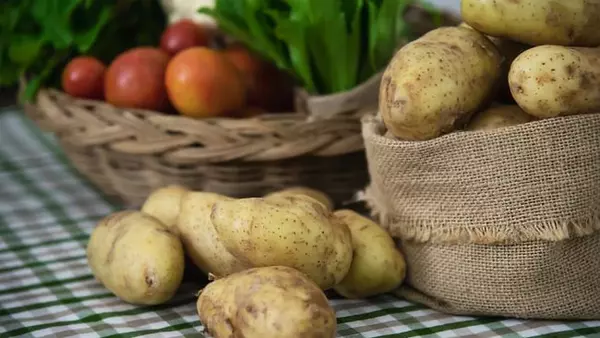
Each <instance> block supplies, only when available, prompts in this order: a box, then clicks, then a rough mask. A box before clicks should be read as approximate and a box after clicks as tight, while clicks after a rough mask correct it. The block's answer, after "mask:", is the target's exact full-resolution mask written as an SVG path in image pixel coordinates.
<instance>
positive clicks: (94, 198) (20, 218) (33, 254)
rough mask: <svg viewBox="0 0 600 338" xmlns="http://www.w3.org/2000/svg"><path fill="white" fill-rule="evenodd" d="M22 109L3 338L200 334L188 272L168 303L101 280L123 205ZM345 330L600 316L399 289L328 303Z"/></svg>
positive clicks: (5, 181) (14, 144) (486, 325)
mask: <svg viewBox="0 0 600 338" xmlns="http://www.w3.org/2000/svg"><path fill="white" fill-rule="evenodd" d="M118 208H119V206H117V205H112V204H111V203H109V202H108V201H106V200H105V199H104V198H103V197H102V195H101V194H100V193H99V192H98V191H97V190H95V189H94V188H93V187H91V186H90V185H88V184H87V182H86V181H85V180H83V179H82V178H81V177H80V176H78V174H77V173H75V172H74V171H73V169H71V168H70V167H69V166H68V165H67V164H66V161H65V158H64V156H63V154H62V153H61V151H60V149H58V148H57V146H56V144H55V143H54V141H53V139H52V138H51V137H48V136H47V135H44V134H42V133H41V132H40V131H39V130H38V129H37V128H36V127H35V126H34V125H33V124H32V123H31V122H30V121H29V120H27V119H26V118H25V117H23V116H22V115H21V113H20V112H19V111H16V110H13V111H8V112H6V111H5V112H0V337H15V336H23V337H33V336H35V337H141V336H145V337H182V336H185V337H202V336H203V335H202V333H201V332H202V325H201V324H200V322H199V320H198V316H197V314H196V307H195V295H194V294H195V292H196V291H197V290H198V289H199V288H200V287H201V286H202V283H203V282H204V279H203V278H201V277H199V276H194V275H193V274H192V275H190V274H189V273H188V275H187V276H186V281H185V282H184V284H183V285H182V287H181V289H180V291H179V293H178V294H177V296H176V297H175V299H173V300H172V301H171V302H170V303H169V304H167V305H161V306H155V307H139V306H132V305H128V304H126V303H124V302H122V301H120V300H119V299H118V298H116V297H115V296H113V295H112V294H111V293H110V292H108V291H107V290H106V289H104V288H103V287H102V286H101V285H100V284H98V283H97V282H96V281H95V280H94V278H93V276H92V275H91V273H90V270H89V269H88V267H87V264H86V258H85V246H86V242H87V239H88V235H89V234H90V231H91V229H92V228H93V227H94V225H95V223H96V222H97V221H98V219H99V218H101V217H103V216H104V215H106V214H108V213H110V212H112V211H114V210H117V209H118ZM331 302H332V304H333V306H334V307H335V310H336V311H337V315H338V323H339V325H338V334H339V336H340V337H500V336H502V337H594V336H596V337H600V321H588V322H544V321H523V320H513V319H509V320H502V319H495V318H471V317H455V316H450V315H446V314H442V313H439V312H436V311H433V310H429V309H427V308H424V307H422V306H419V305H416V304H412V303H409V302H406V301H403V300H400V299H397V298H394V297H392V296H381V297H377V298H375V299H372V300H370V301H359V300H343V299H332V300H331Z"/></svg>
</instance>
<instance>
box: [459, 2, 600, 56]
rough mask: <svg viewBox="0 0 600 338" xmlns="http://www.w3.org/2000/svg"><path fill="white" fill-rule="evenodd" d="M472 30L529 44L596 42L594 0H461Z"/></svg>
mask: <svg viewBox="0 0 600 338" xmlns="http://www.w3.org/2000/svg"><path fill="white" fill-rule="evenodd" d="M461 15H462V19H463V20H464V21H465V22H466V23H467V24H469V25H470V26H471V27H473V28H475V29H476V30H478V31H480V32H483V33H485V34H488V35H492V36H496V37H504V38H508V39H510V40H514V41H518V42H522V43H525V44H529V45H566V46H598V45H600V20H598V18H600V2H598V0H568V1H564V0H563V1H557V0H518V1H516V0H462V1H461Z"/></svg>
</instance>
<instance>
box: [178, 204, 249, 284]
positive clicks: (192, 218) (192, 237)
mask: <svg viewBox="0 0 600 338" xmlns="http://www.w3.org/2000/svg"><path fill="white" fill-rule="evenodd" d="M224 200H231V198H229V197H226V196H222V195H219V194H214V193H210V192H188V193H187V194H185V195H184V196H183V198H182V200H181V213H180V214H179V220H178V223H177V228H178V230H179V232H180V234H181V241H182V242H183V246H184V248H185V252H186V253H187V255H188V256H189V257H190V259H191V260H192V262H194V264H195V265H196V266H197V267H198V268H200V270H202V271H204V272H205V273H207V274H208V273H211V274H213V275H215V276H218V277H224V276H227V275H229V274H231V273H234V272H237V271H241V270H244V269H247V268H249V267H251V265H250V264H247V263H244V262H242V261H240V260H238V259H237V258H235V257H234V256H232V255H231V254H230V253H229V251H227V249H225V247H224V246H223V244H222V243H221V240H220V239H219V236H218V234H217V232H216V231H215V228H214V226H213V224H212V222H211V220H210V213H211V211H212V207H213V205H214V204H215V202H217V201H224Z"/></svg>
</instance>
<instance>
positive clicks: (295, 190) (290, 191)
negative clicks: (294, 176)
mask: <svg viewBox="0 0 600 338" xmlns="http://www.w3.org/2000/svg"><path fill="white" fill-rule="evenodd" d="M289 195H292V196H294V195H304V196H308V197H312V198H314V199H315V200H317V201H319V202H321V203H323V205H324V206H325V207H326V208H327V209H328V210H333V201H332V200H331V198H330V197H329V196H327V194H325V193H324V192H322V191H319V190H316V189H312V188H308V187H290V188H286V189H283V190H280V191H276V192H272V193H270V194H268V195H266V196H265V198H271V197H276V196H289Z"/></svg>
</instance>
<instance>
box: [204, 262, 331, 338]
mask: <svg viewBox="0 0 600 338" xmlns="http://www.w3.org/2000/svg"><path fill="white" fill-rule="evenodd" d="M197 310H198V315H199V317H200V321H201V322H202V323H203V325H204V327H205V329H206V331H208V333H209V334H210V335H211V336H212V337H214V338H225V337H227V338H229V337H245V338H264V337H278V338H297V337H306V338H311V337H314V338H321V337H322V338H329V337H335V334H336V316H335V312H334V310H333V309H332V308H331V306H330V305H329V303H328V301H327V298H326V297H325V295H324V294H323V291H321V289H319V287H318V286H317V285H316V284H315V283H314V282H313V281H312V280H310V279H309V278H308V277H307V276H306V275H304V274H302V273H301V272H299V271H297V270H295V269H292V268H289V267H285V266H271V267H260V268H253V269H249V270H245V271H242V272H238V273H235V274H232V275H229V276H228V277H225V278H223V279H218V280H216V281H214V282H212V283H209V284H208V285H207V286H206V287H205V288H204V289H203V290H202V292H201V294H200V297H199V298H198V302H197Z"/></svg>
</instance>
